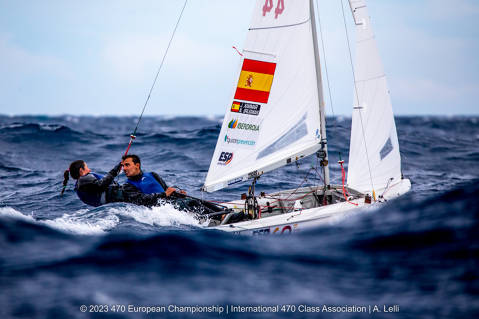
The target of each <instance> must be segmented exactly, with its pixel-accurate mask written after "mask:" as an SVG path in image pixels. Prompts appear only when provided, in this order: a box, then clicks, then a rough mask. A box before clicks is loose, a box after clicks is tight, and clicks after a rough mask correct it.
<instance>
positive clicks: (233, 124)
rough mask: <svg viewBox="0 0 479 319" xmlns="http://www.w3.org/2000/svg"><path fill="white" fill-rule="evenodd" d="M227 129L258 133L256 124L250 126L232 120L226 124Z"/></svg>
mask: <svg viewBox="0 0 479 319" xmlns="http://www.w3.org/2000/svg"><path fill="white" fill-rule="evenodd" d="M228 128H230V129H236V128H237V129H238V130H246V131H259V125H257V124H250V123H238V120H237V119H232V120H231V121H230V122H229V123H228Z"/></svg>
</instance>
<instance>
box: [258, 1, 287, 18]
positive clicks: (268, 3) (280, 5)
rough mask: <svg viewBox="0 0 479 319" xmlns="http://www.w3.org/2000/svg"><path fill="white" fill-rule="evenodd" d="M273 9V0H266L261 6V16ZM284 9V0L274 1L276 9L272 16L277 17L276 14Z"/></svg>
mask: <svg viewBox="0 0 479 319" xmlns="http://www.w3.org/2000/svg"><path fill="white" fill-rule="evenodd" d="M271 9H273V0H266V1H265V3H264V6H263V17H264V16H266V13H268V12H270V11H271ZM283 11H284V0H278V3H276V9H274V18H275V19H278V16H279V15H280V14H281V13H283Z"/></svg>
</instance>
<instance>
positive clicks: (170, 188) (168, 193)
mask: <svg viewBox="0 0 479 319" xmlns="http://www.w3.org/2000/svg"><path fill="white" fill-rule="evenodd" d="M174 192H176V189H175V188H173V187H168V188H167V189H166V192H165V194H166V197H169V196H170V195H171V194H172V193H174Z"/></svg>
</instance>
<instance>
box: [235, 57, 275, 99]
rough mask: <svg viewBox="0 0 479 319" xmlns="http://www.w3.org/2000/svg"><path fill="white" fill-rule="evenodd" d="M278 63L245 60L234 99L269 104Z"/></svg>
mask: <svg viewBox="0 0 479 319" xmlns="http://www.w3.org/2000/svg"><path fill="white" fill-rule="evenodd" d="M275 70H276V63H272V62H264V61H258V60H251V59H244V60H243V66H242V67H241V73H240V76H239V79H238V85H237V87H236V92H235V96H234V98H235V99H237V100H245V101H251V102H258V103H268V99H269V92H270V91H271V86H272V85H273V78H274V72H275Z"/></svg>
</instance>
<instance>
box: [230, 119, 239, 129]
mask: <svg viewBox="0 0 479 319" xmlns="http://www.w3.org/2000/svg"><path fill="white" fill-rule="evenodd" d="M237 125H238V120H235V119H232V120H231V121H230V122H229V123H228V128H236V126H237Z"/></svg>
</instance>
